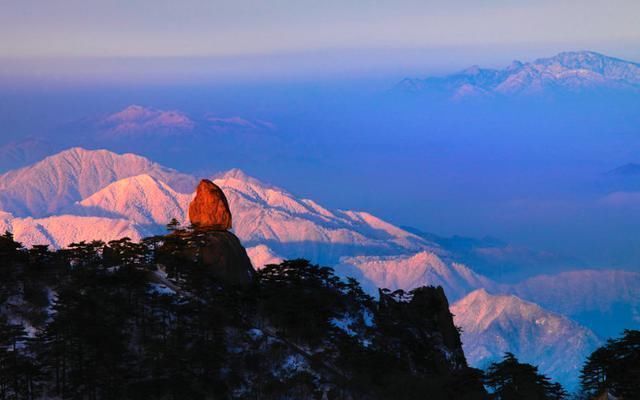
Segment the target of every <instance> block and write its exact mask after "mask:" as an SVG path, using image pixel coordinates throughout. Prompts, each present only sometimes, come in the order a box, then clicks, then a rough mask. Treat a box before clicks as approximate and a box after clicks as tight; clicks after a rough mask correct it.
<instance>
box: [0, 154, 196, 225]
mask: <svg viewBox="0 0 640 400" xmlns="http://www.w3.org/2000/svg"><path fill="white" fill-rule="evenodd" d="M143 173H145V174H148V175H150V176H152V177H154V178H157V179H160V180H161V181H163V182H166V183H167V184H168V185H169V186H171V187H174V188H175V189H176V190H179V191H188V192H190V191H192V190H193V187H195V181H194V179H193V178H192V177H190V176H189V175H184V174H180V173H178V172H177V171H174V170H171V169H168V168H165V167H162V166H160V165H158V164H156V163H153V162H151V161H149V160H147V159H146V158H144V157H140V156H137V155H134V154H122V155H120V154H115V153H112V152H109V151H106V150H85V149H82V148H72V149H69V150H65V151H63V152H61V153H58V154H56V155H53V156H50V157H47V158H45V159H44V160H42V161H40V162H38V163H36V164H33V165H31V166H28V167H24V168H21V169H19V170H15V171H10V172H7V173H6V174H3V175H1V176H0V210H4V211H7V212H10V213H12V214H13V215H16V216H20V217H23V216H33V217H42V216H46V215H51V214H55V213H58V212H60V211H62V210H63V209H65V208H67V207H69V206H70V205H71V204H73V203H74V202H76V201H79V200H81V199H83V198H85V197H87V196H90V195H92V194H93V193H95V192H96V191H98V190H100V189H102V188H104V187H105V186H107V185H108V184H110V183H112V182H115V181H117V180H119V179H122V178H127V177H130V176H135V175H140V174H143Z"/></svg>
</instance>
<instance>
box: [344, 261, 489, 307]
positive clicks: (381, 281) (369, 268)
mask: <svg viewBox="0 0 640 400" xmlns="http://www.w3.org/2000/svg"><path fill="white" fill-rule="evenodd" d="M338 270H339V271H340V272H341V273H342V274H343V275H350V276H353V277H355V278H360V280H361V281H362V283H363V287H364V288H365V289H366V290H368V291H369V292H370V293H375V291H376V290H377V288H387V289H391V290H396V289H403V290H411V289H415V288H418V287H420V286H442V287H443V288H444V290H445V293H446V294H447V297H448V298H449V299H450V300H452V301H454V300H456V299H459V298H461V297H462V296H464V295H466V294H467V293H469V292H471V291H473V290H475V289H477V288H479V287H492V286H493V285H494V283H493V282H492V281H491V280H489V279H487V278H485V277H483V276H481V275H478V274H476V273H474V272H473V271H471V270H470V269H469V268H467V267H466V266H464V265H462V264H458V263H455V262H447V261H445V260H443V259H442V258H441V257H440V256H438V255H437V254H435V253H433V252H430V251H420V252H417V253H414V254H407V255H396V256H357V257H343V258H342V259H341V265H340V266H339V267H338Z"/></svg>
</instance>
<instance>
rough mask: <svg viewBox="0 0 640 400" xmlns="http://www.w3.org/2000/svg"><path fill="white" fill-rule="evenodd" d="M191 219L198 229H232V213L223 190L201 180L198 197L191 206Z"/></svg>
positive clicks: (205, 180)
mask: <svg viewBox="0 0 640 400" xmlns="http://www.w3.org/2000/svg"><path fill="white" fill-rule="evenodd" d="M189 219H190V220H191V225H193V226H194V227H195V228H196V229H201V230H216V231H226V230H227V229H231V211H229V203H228V202H227V198H226V197H225V195H224V193H223V192H222V189H220V188H219V187H218V186H217V185H216V184H215V183H213V182H211V181H210V180H208V179H203V180H201V181H200V184H199V185H198V189H197V191H196V197H195V198H194V199H193V201H192V202H191V204H190V205H189Z"/></svg>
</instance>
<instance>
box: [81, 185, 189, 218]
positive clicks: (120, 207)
mask: <svg viewBox="0 0 640 400" xmlns="http://www.w3.org/2000/svg"><path fill="white" fill-rule="evenodd" d="M192 197H193V195H192V194H182V193H178V192H176V191H175V190H173V189H172V188H171V187H169V186H168V185H167V184H165V183H164V182H162V181H160V180H158V179H155V178H153V177H152V176H150V175H147V174H141V175H136V176H133V177H129V178H124V179H121V180H119V181H116V182H114V183H112V184H110V185H108V186H107V187H105V188H103V189H101V190H99V191H98V192H96V193H94V194H93V195H91V196H89V197H87V198H86V199H84V200H82V201H81V202H79V203H78V204H76V205H75V206H74V207H73V209H74V210H75V211H76V212H79V213H81V214H83V215H100V216H116V217H120V218H126V219H128V220H130V221H133V222H135V223H137V224H142V225H165V224H167V223H168V222H169V221H170V220H171V219H173V218H176V219H177V220H178V221H180V223H182V224H186V223H188V221H187V210H188V207H189V202H190V201H191V199H192Z"/></svg>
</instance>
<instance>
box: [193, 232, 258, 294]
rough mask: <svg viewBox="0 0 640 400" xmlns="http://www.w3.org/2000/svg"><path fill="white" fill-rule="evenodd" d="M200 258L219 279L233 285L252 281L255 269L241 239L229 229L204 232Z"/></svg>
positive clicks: (199, 253) (199, 252)
mask: <svg viewBox="0 0 640 400" xmlns="http://www.w3.org/2000/svg"><path fill="white" fill-rule="evenodd" d="M204 236H205V237H204V242H203V246H202V247H200V248H199V249H198V250H199V251H198V260H199V261H200V263H201V264H202V265H204V266H205V267H206V268H208V269H209V270H210V271H211V274H212V275H213V276H214V277H215V278H216V279H217V280H219V281H221V282H224V283H226V284H231V285H245V284H248V283H251V281H252V280H253V277H254V275H255V273H256V272H255V270H254V269H253V266H252V265H251V260H250V259H249V256H248V255H247V251H246V250H245V248H244V247H243V246H242V243H240V239H238V237H237V236H236V235H234V234H233V233H231V232H229V231H208V232H206V233H204Z"/></svg>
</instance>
